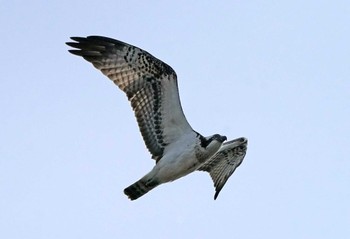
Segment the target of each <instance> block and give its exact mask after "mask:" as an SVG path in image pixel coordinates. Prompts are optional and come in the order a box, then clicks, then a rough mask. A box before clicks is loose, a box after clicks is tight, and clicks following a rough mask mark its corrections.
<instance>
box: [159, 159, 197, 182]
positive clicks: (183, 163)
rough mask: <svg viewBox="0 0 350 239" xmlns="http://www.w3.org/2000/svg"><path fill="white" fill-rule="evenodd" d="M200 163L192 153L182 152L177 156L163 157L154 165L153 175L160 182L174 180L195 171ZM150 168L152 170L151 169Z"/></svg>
mask: <svg viewBox="0 0 350 239" xmlns="http://www.w3.org/2000/svg"><path fill="white" fill-rule="evenodd" d="M200 165H201V163H200V162H199V161H198V160H197V158H196V157H195V155H193V154H190V153H189V154H182V155H179V156H178V157H174V158H170V157H168V158H167V157H163V158H162V159H161V160H160V161H159V162H158V164H156V165H155V167H154V168H153V170H154V171H155V173H156V175H155V177H156V178H157V180H159V181H160V182H162V183H165V182H170V181H174V180H176V179H178V178H181V177H183V176H185V175H187V174H189V173H192V172H193V171H195V170H196V169H197V168H199V166H200ZM153 170H152V171H153Z"/></svg>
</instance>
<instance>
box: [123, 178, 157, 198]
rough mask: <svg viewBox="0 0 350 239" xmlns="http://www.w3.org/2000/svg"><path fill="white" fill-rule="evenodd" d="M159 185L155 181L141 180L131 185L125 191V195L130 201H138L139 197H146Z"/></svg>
mask: <svg viewBox="0 0 350 239" xmlns="http://www.w3.org/2000/svg"><path fill="white" fill-rule="evenodd" d="M158 185H159V183H158V182H155V181H151V182H149V181H145V180H142V179H140V180H139V181H137V182H136V183H134V184H132V185H130V186H129V187H127V188H125V189H124V193H125V195H127V196H128V197H129V199H130V200H135V199H138V198H139V197H141V196H143V195H145V194H146V193H148V192H149V191H150V190H152V189H153V188H155V187H157V186H158Z"/></svg>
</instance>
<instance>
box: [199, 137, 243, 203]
mask: <svg viewBox="0 0 350 239" xmlns="http://www.w3.org/2000/svg"><path fill="white" fill-rule="evenodd" d="M246 151H247V139H245V138H238V139H234V140H231V141H228V142H225V143H224V144H223V146H222V147H221V149H220V150H219V151H218V152H217V153H216V154H215V155H214V156H213V157H211V158H210V159H209V160H208V161H207V162H206V163H204V164H203V165H202V166H201V167H200V168H199V169H198V170H200V171H207V172H209V174H210V176H211V178H212V180H213V182H214V187H215V191H216V192H215V195H214V199H216V198H217V197H218V195H219V193H220V191H221V189H222V188H223V187H224V185H225V183H226V182H227V180H228V179H229V177H230V176H231V175H232V174H233V173H234V171H235V170H236V168H237V167H238V166H239V165H240V164H241V163H242V161H243V159H244V157H245V154H246Z"/></svg>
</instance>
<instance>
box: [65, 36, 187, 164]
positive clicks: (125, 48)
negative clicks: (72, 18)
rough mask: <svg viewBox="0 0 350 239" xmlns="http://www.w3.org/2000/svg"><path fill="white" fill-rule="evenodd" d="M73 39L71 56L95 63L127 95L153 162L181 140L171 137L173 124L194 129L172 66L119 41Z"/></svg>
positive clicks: (88, 38)
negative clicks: (184, 111)
mask: <svg viewBox="0 0 350 239" xmlns="http://www.w3.org/2000/svg"><path fill="white" fill-rule="evenodd" d="M71 39H72V40H74V41H75V42H68V43H67V45H69V46H71V47H74V48H76V49H73V50H69V52H71V53H72V54H75V55H78V56H82V57H83V58H84V59H85V60H87V61H89V62H91V63H92V64H93V65H94V66H95V67H96V68H97V69H99V70H101V71H102V73H103V74H104V75H106V76H107V77H108V78H110V79H111V80H112V81H113V82H114V83H115V84H116V85H117V86H118V87H119V88H120V89H121V90H122V91H124V92H125V93H126V95H127V97H128V99H129V101H130V102H131V106H132V108H133V110H134V113H135V116H136V118H137V122H138V125H139V128H140V131H141V134H142V136H143V139H144V141H145V144H146V146H147V148H148V150H149V151H150V153H151V154H152V158H154V159H155V160H157V161H158V160H159V159H160V158H161V157H162V155H163V151H164V147H165V146H166V145H167V144H169V143H171V140H172V139H174V138H176V137H177V135H173V136H172V137H170V136H169V134H170V132H167V129H166V127H167V125H169V124H170V123H169V122H170V121H171V122H172V124H173V125H181V127H182V129H183V130H189V129H191V127H190V126H189V124H188V122H187V121H186V119H185V116H184V114H183V112H182V108H181V104H180V99H179V95H178V89H177V79H176V73H175V71H174V70H173V69H172V68H171V67H170V66H168V65H167V64H165V63H164V62H162V61H160V60H158V59H157V58H155V57H153V56H152V55H151V54H149V53H148V52H146V51H144V50H142V49H140V48H138V47H135V46H132V45H129V44H127V43H124V42H121V41H118V40H115V39H111V38H106V37H100V36H89V37H86V38H83V37H72V38H71ZM164 97H168V98H170V99H171V101H166V100H165V99H164ZM164 102H167V104H164ZM174 122H175V123H174ZM174 132H176V131H174ZM174 132H171V133H174ZM179 134H180V132H179Z"/></svg>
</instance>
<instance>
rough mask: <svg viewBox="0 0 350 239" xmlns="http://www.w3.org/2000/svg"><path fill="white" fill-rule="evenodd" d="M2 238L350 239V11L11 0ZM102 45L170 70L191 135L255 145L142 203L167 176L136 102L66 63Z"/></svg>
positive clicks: (1, 87)
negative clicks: (154, 156) (77, 39)
mask: <svg viewBox="0 0 350 239" xmlns="http://www.w3.org/2000/svg"><path fill="white" fill-rule="evenodd" d="M0 11H1V13H0V35H1V38H0V43H1V44H0V52H1V58H0V61H1V67H0V75H1V80H0V110H1V113H0V238H4V239H5V238H6V239H17V238H18V239H19V238H21V239H22V238H26V239H41V238H42V239H51V238H55V239H56V238H65V239H69V238H74V239H76V238H84V239H90V238H254V239H257V238H269V239H271V238H278V239H280V238H284V239H286V238H293V239H294V238H308V239H309V238H337V239H341V238H350V156H349V155H350V140H349V137H350V2H349V1H345V0H344V1H340V0H338V1H337V0H336V1H298V0H297V1H296V0H293V1H238V0H237V1H221V2H220V1H187V0H186V1H172V2H170V1H118V0H114V1H66V0H61V1H38V0H33V1H17V0H12V1H2V3H1V5H0ZM87 35H103V36H109V37H113V38H117V39H119V40H122V41H125V42H128V43H131V44H133V45H136V46H139V47H141V48H143V49H145V50H147V51H149V52H150V53H152V54H153V55H154V56H156V57H158V58H159V59H162V60H163V61H165V62H166V63H168V64H169V65H171V66H172V67H173V68H174V69H175V70H176V72H177V75H178V78H179V88H180V96H181V100H182V105H183V108H184V111H185V114H186V116H187V119H188V121H189V122H190V124H191V125H192V126H193V128H194V129H195V130H197V131H198V132H200V133H202V134H203V135H212V134H214V133H220V134H223V135H226V136H227V137H228V139H233V138H237V137H241V136H244V137H247V138H248V140H249V144H248V152H247V156H246V158H245V160H244V162H243V163H242V165H241V166H240V167H239V168H238V169H237V170H236V172H235V173H234V175H233V176H232V177H231V178H230V180H229V181H228V183H227V184H226V185H225V187H224V188H223V190H222V192H221V193H220V195H219V197H218V199H217V200H216V201H214V200H213V196H214V187H213V184H212V181H211V179H210V177H209V175H208V174H207V173H203V172H196V173H193V174H191V175H189V176H187V177H184V178H182V179H180V180H178V181H175V182H173V183H170V184H165V185H162V186H160V187H158V188H156V189H154V190H153V191H151V192H150V193H148V194H147V195H146V196H144V197H142V198H140V199H139V200H137V201H133V202H131V201H129V200H128V199H127V197H126V196H125V195H124V194H123V189H124V188H125V187H127V186H129V185H130V184H132V183H133V182H135V181H136V180H138V179H139V178H140V177H141V176H143V175H144V174H145V173H147V172H148V171H149V170H150V169H151V168H152V167H153V165H154V161H153V160H151V159H150V155H149V153H148V152H147V149H146V147H145V146H144V143H143V141H142V138H141V137H140V133H139V131H138V127H137V124H136V120H135V119H134V116H133V113H132V111H131V108H130V106H129V103H128V102H127V100H126V97H125V95H124V94H123V93H122V92H121V91H120V90H119V89H118V88H117V87H116V86H115V85H114V84H113V83H112V82H110V81H109V80H108V79H107V78H106V77H104V76H103V75H102V74H101V73H100V72H98V71H97V70H95V69H94V68H93V67H92V65H91V64H89V63H88V62H86V61H84V60H83V59H81V58H78V57H75V56H73V55H71V54H69V53H68V52H67V50H68V47H67V46H66V45H65V44H64V43H65V42H66V41H68V40H69V37H71V36H87Z"/></svg>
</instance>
